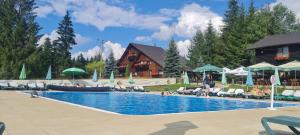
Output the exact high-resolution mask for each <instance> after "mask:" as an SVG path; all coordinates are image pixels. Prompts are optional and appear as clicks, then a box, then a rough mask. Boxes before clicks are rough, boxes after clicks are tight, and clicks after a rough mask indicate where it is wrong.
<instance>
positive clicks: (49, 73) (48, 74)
mask: <svg viewBox="0 0 300 135" xmlns="http://www.w3.org/2000/svg"><path fill="white" fill-rule="evenodd" d="M51 79H52V74H51V65H50V66H49V68H48V72H47V75H46V80H51Z"/></svg>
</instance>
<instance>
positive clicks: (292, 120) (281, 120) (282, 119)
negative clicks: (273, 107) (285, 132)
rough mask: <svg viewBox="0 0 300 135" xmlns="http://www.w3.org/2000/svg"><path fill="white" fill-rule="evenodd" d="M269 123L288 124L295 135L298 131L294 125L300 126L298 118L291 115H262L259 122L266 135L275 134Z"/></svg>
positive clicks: (299, 133) (299, 134)
mask: <svg viewBox="0 0 300 135" xmlns="http://www.w3.org/2000/svg"><path fill="white" fill-rule="evenodd" d="M268 122H269V123H275V124H280V125H285V126H288V127H289V128H290V129H291V130H292V131H293V132H294V133H295V134H296V135H300V132H299V131H298V130H297V129H296V127H300V118H299V117H291V116H274V117H264V118H262V119H261V123H262V125H263V127H264V128H265V130H266V134H267V135H276V134H275V133H274V132H273V130H272V129H271V128H270V126H269V125H268Z"/></svg>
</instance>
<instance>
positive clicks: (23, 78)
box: [19, 64, 26, 80]
mask: <svg viewBox="0 0 300 135" xmlns="http://www.w3.org/2000/svg"><path fill="white" fill-rule="evenodd" d="M19 79H20V80H25V79H26V70H25V64H23V67H22V70H21V73H20V76H19Z"/></svg>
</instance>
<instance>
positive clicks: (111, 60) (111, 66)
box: [105, 52, 117, 78]
mask: <svg viewBox="0 0 300 135" xmlns="http://www.w3.org/2000/svg"><path fill="white" fill-rule="evenodd" d="M116 69H117V62H116V59H115V57H114V53H113V52H111V53H110V54H109V56H108V58H107V59H106V60H105V77H106V78H108V77H109V76H110V74H111V72H112V71H113V72H116Z"/></svg>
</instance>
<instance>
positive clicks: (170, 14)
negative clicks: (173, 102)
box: [159, 8, 179, 17]
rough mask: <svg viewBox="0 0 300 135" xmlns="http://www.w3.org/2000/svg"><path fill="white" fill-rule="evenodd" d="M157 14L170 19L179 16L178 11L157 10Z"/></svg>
mask: <svg viewBox="0 0 300 135" xmlns="http://www.w3.org/2000/svg"><path fill="white" fill-rule="evenodd" d="M159 12H160V13H161V14H162V15H164V16H170V17H177V16H179V11H178V10H176V9H168V8H162V9H160V10H159Z"/></svg>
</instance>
